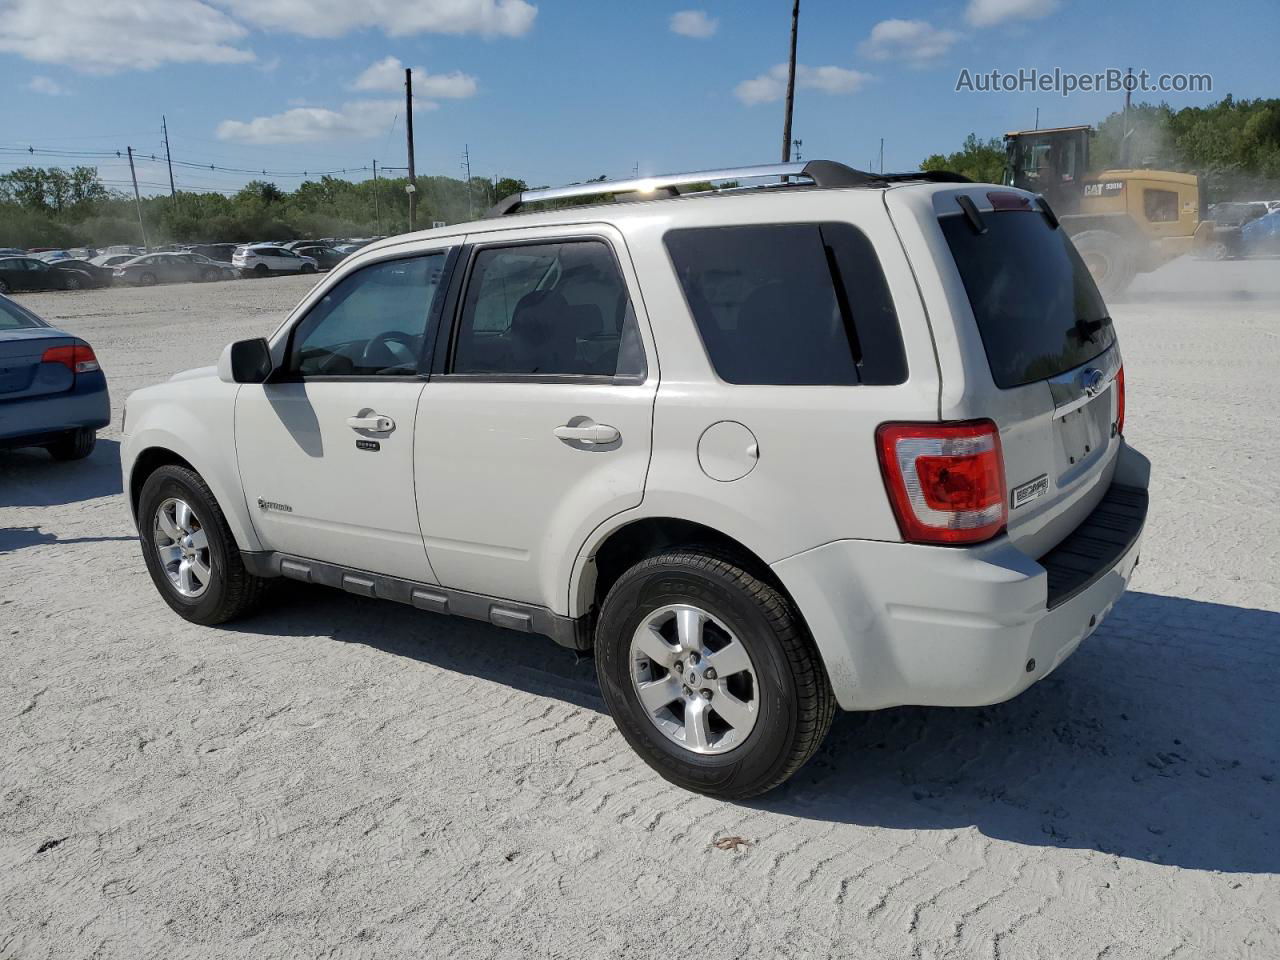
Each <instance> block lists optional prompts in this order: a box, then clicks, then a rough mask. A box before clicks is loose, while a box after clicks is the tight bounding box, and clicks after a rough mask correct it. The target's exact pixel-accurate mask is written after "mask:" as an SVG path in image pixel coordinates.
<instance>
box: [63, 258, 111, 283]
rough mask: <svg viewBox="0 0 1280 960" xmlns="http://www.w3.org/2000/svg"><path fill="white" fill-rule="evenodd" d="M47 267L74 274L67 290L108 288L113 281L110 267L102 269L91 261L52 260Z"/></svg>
mask: <svg viewBox="0 0 1280 960" xmlns="http://www.w3.org/2000/svg"><path fill="white" fill-rule="evenodd" d="M49 266H51V267H53V269H55V270H60V271H63V272H69V273H74V274H76V277H75V278H74V281H73V283H72V284H71V286H69V287H68V289H71V290H76V289H80V288H81V287H109V286H111V283H112V281H113V280H114V279H115V274H114V272H113V271H112V269H111V268H110V267H102V266H99V265H98V264H96V263H94V262H93V261H91V260H54V261H53V262H52V263H50V264H49Z"/></svg>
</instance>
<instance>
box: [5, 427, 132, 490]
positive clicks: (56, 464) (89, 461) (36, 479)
mask: <svg viewBox="0 0 1280 960" xmlns="http://www.w3.org/2000/svg"><path fill="white" fill-rule="evenodd" d="M121 488H122V484H121V481H120V444H119V443H118V442H117V441H115V440H104V439H102V438H99V439H98V444H97V446H96V447H94V450H93V453H91V454H90V455H89V456H88V457H86V458H85V459H84V460H68V461H65V462H64V461H59V460H55V459H53V457H51V456H49V454H48V452H47V451H45V450H40V449H36V448H34V447H33V448H26V449H22V450H0V507H52V506H57V505H60V504H67V503H77V502H79V501H81V500H97V499H98V498H99V497H110V496H113V495H115V494H117V493H119V492H120V491H121Z"/></svg>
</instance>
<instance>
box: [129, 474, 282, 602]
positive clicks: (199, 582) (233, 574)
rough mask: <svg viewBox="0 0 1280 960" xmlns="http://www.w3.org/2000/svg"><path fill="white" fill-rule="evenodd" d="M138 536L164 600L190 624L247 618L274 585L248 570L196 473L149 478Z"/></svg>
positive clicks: (142, 499) (141, 502) (142, 498)
mask: <svg viewBox="0 0 1280 960" xmlns="http://www.w3.org/2000/svg"><path fill="white" fill-rule="evenodd" d="M138 532H139V539H140V540H141V542H142V555H143V559H144V560H145V561H146V564H147V572H148V573H150V574H151V580H152V582H154V583H155V585H156V589H157V590H159V591H160V596H162V597H163V598H164V601H165V603H167V604H169V606H170V607H171V608H172V609H173V610H174V611H175V612H176V613H177V614H178V615H179V616H180V617H182V618H183V619H185V620H190V621H191V622H192V623H201V624H205V625H213V624H218V623H226V622H227V621H228V620H234V619H236V618H237V617H241V616H244V615H245V614H246V613H248V612H250V611H251V610H252V609H253V608H254V607H256V606H257V605H258V603H259V602H260V601H261V599H262V596H263V594H264V593H265V592H266V589H267V587H268V585H269V584H270V581H268V580H264V579H262V578H261V577H255V576H253V575H252V574H251V573H249V572H248V570H246V569H245V566H244V563H243V561H242V560H241V559H240V550H239V548H238V547H237V546H236V542H235V537H233V536H232V534H231V528H230V527H229V526H228V525H227V518H226V516H225V515H224V514H223V512H222V508H221V507H219V506H218V502H217V501H216V500H215V499H214V496H213V492H212V491H211V490H210V489H209V486H208V484H206V483H205V482H204V479H203V478H202V477H201V476H200V474H198V473H196V472H195V471H194V470H189V469H187V468H186V467H179V466H174V465H169V466H163V467H160V468H158V469H157V470H156V471H155V472H154V473H152V474H151V475H150V476H149V477H147V479H146V482H145V483H143V485H142V493H141V495H140V496H139V497H138Z"/></svg>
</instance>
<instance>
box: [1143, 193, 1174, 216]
mask: <svg viewBox="0 0 1280 960" xmlns="http://www.w3.org/2000/svg"><path fill="white" fill-rule="evenodd" d="M1142 206H1143V212H1145V213H1146V215H1147V219H1148V220H1150V221H1151V222H1152V223H1172V222H1173V221H1175V220H1177V219H1178V194H1177V193H1176V192H1175V191H1173V190H1143V191H1142Z"/></svg>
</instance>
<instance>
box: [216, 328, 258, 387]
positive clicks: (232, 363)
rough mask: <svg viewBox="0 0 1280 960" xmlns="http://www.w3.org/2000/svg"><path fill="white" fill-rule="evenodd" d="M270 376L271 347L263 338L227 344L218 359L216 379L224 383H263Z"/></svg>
mask: <svg viewBox="0 0 1280 960" xmlns="http://www.w3.org/2000/svg"><path fill="white" fill-rule="evenodd" d="M269 376H271V347H270V346H269V345H268V344H267V341H266V339H265V338H263V337H256V338H254V339H253V340H237V341H236V342H235V343H229V344H227V346H226V349H224V350H223V351H222V356H221V357H220V358H219V359H218V377H219V379H221V380H223V381H224V382H226V383H263V382H265V381H266V379H267V377H269Z"/></svg>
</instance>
